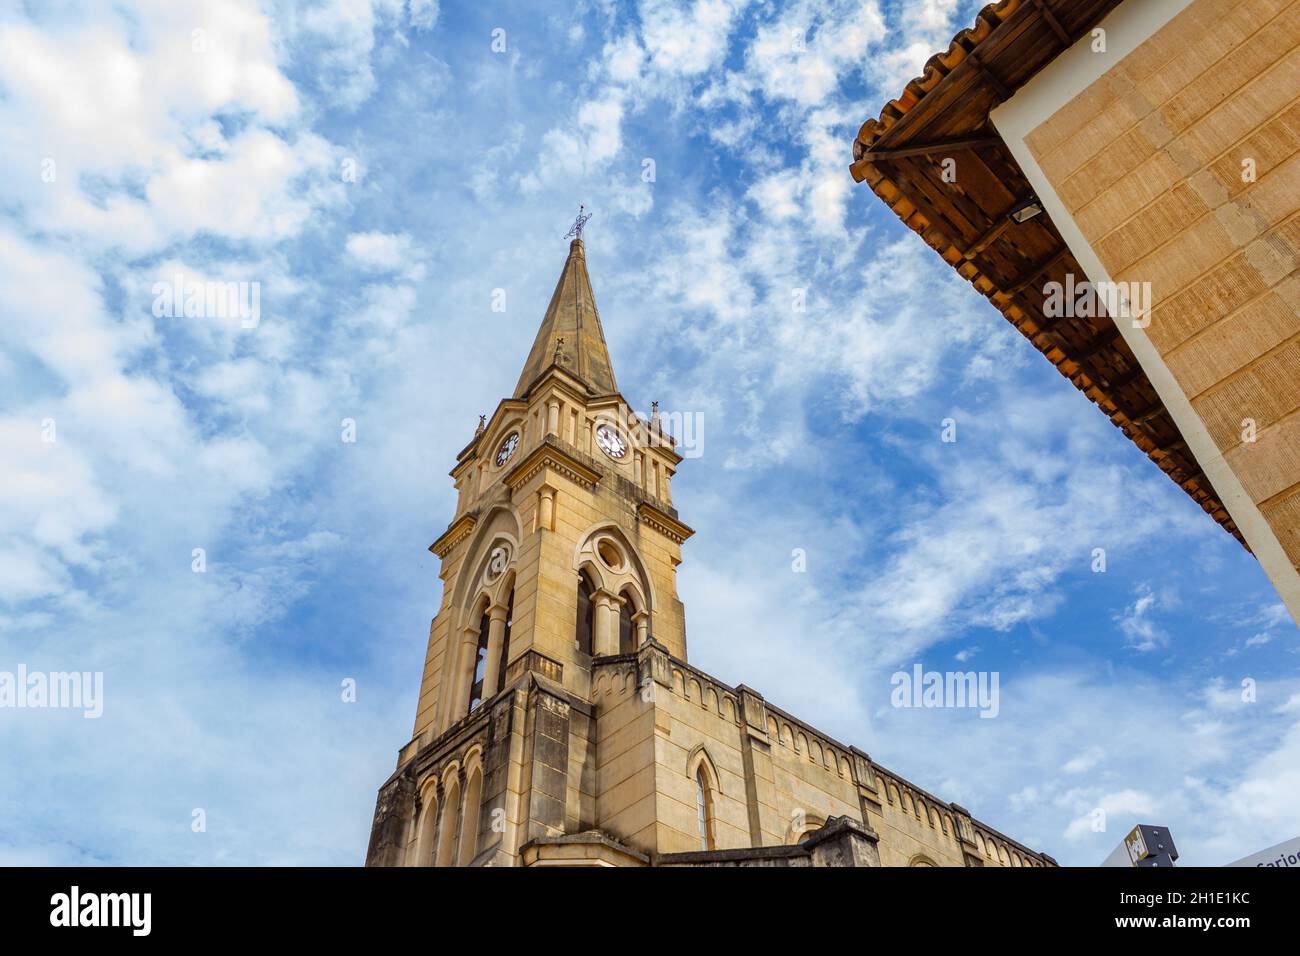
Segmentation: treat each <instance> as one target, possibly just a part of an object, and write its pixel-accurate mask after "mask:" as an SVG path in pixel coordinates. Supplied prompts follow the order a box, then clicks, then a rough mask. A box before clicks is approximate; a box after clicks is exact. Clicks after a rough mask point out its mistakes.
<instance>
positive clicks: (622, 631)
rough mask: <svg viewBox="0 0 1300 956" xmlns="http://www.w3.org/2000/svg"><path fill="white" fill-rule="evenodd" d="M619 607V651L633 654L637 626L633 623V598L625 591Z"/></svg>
mask: <svg viewBox="0 0 1300 956" xmlns="http://www.w3.org/2000/svg"><path fill="white" fill-rule="evenodd" d="M622 597H623V601H622V603H621V604H620V605H619V608H618V652H619V653H620V654H631V653H632V652H633V651H635V650H636V626H635V625H634V624H633V623H632V599H631V598H630V597H628V596H627V592H626V591H625V592H623V595H622Z"/></svg>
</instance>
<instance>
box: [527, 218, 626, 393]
mask: <svg viewBox="0 0 1300 956" xmlns="http://www.w3.org/2000/svg"><path fill="white" fill-rule="evenodd" d="M551 365H558V366H559V367H560V368H562V369H564V370H565V371H566V372H568V373H569V374H571V375H575V376H577V377H578V378H579V379H581V380H582V381H583V382H584V383H585V384H586V385H587V387H588V388H590V389H591V391H592V394H593V395H609V394H612V393H613V392H617V391H618V385H617V383H616V382H615V381H614V367H613V365H611V364H610V361H609V346H607V345H606V344H605V333H604V330H602V329H601V327H600V313H599V312H598V311H597V310H596V296H595V295H594V293H592V291H591V277H590V276H588V275H587V256H586V252H585V250H584V249H583V246H582V240H581V239H574V240H573V242H571V243H570V244H569V258H568V259H566V260H565V262H564V268H563V270H561V272H560V281H559V282H557V283H556V284H555V292H554V293H552V295H551V304H550V305H548V306H547V307H546V315H545V316H543V318H542V326H541V328H539V329H538V330H537V338H535V339H534V340H533V348H532V351H530V352H529V353H528V361H527V362H525V363H524V370H523V373H522V374H520V376H519V384H518V385H517V386H515V395H514V397H515V398H523V397H524V395H526V394H527V393H528V389H529V388H531V387H532V385H533V383H534V382H536V381H537V379H538V378H540V377H541V375H542V373H543V372H545V371H546V370H547V369H548V368H550V367H551Z"/></svg>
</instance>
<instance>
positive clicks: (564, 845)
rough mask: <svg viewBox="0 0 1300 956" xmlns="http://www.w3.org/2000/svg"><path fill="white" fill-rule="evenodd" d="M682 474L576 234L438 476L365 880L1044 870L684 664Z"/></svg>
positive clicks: (958, 813)
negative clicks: (623, 380)
mask: <svg viewBox="0 0 1300 956" xmlns="http://www.w3.org/2000/svg"><path fill="white" fill-rule="evenodd" d="M681 463H682V458H681V457H680V456H679V455H678V454H677V453H676V452H675V451H674V440H673V438H672V436H670V435H667V434H666V433H665V432H664V430H663V428H662V427H661V424H660V422H659V420H658V418H657V416H656V415H654V414H652V415H651V416H647V417H640V416H638V415H636V414H634V413H633V412H632V411H631V410H630V408H629V406H628V405H627V403H626V402H625V400H624V399H623V397H622V396H621V395H620V394H619V392H618V389H617V384H616V382H615V379H614V373H613V366H612V363H611V362H610V359H609V354H608V350H607V347H606V344H605V339H604V335H603V332H602V329H601V325H600V319H599V314H598V312H597V310H596V305H595V298H594V295H593V294H592V290H591V283H590V279H589V277H588V274H587V268H586V261H585V252H584V249H583V245H582V242H581V240H576V241H575V242H574V243H573V244H572V246H571V247H570V251H569V256H568V258H567V260H566V261H565V264H564V267H563V270H562V272H561V276H560V279H559V282H558V283H557V285H556V289H555V293H554V295H553V296H552V299H551V302H550V305H549V307H548V309H547V311H546V314H545V317H544V318H543V320H542V324H541V328H540V329H539V331H538V335H537V338H536V340H535V342H534V345H533V348H532V350H531V352H530V354H529V356H528V358H527V360H526V362H525V367H524V372H523V374H522V375H521V377H520V380H519V384H518V387H517V388H516V391H515V394H514V395H513V397H511V398H509V399H507V400H505V401H503V402H502V403H501V404H500V405H499V406H498V408H497V409H496V411H495V413H494V414H493V415H492V416H491V418H490V419H489V420H487V421H485V422H483V423H482V424H481V425H480V428H479V430H478V433H477V434H476V435H475V436H474V438H473V440H472V441H471V442H470V444H469V445H468V446H466V447H465V448H464V449H463V450H462V451H461V452H460V454H459V456H458V457H457V462H456V466H455V468H454V469H453V470H452V472H451V476H452V478H453V479H454V481H455V485H456V489H457V491H458V499H457V505H456V512H455V515H454V516H453V517H452V520H451V522H450V523H449V525H448V527H447V530H446V531H445V532H444V533H443V534H442V535H441V536H440V537H439V538H438V540H437V541H435V542H434V544H433V545H432V546H431V549H430V550H432V551H433V552H434V553H435V554H437V556H438V557H439V558H440V559H441V561H442V570H441V575H440V576H441V578H442V582H443V592H442V602H441V606H440V607H439V609H438V613H437V616H436V617H435V618H434V620H433V623H432V625H431V627H430V631H429V643H428V652H427V655H426V658H425V664H424V676H423V680H422V683H421V688H420V698H419V704H418V707H417V713H416V719H415V727H414V733H413V735H412V739H411V740H410V742H408V743H407V744H406V745H405V746H404V747H402V749H401V751H400V753H399V755H398V767H397V770H396V772H395V773H394V774H393V775H392V777H390V778H389V780H388V781H386V782H385V784H384V785H383V787H381V788H380V792H379V798H378V801H377V805H376V810H375V816H374V822H373V828H372V833H371V840H370V847H369V850H368V853H367V860H366V862H367V865H372V866H428V865H443V866H451V865H478V866H519V865H524V866H557V865H561V866H571V865H585V866H644V865H658V866H672V865H677V866H681V865H690V866H699V865H712V866H753V865H766V866H841V865H842V866H878V865H884V866H909V865H931V866H964V865H974V866H983V865H987V866H1044V865H1054V861H1052V859H1051V858H1050V857H1047V856H1045V855H1043V854H1041V853H1038V852H1036V851H1033V850H1031V849H1029V848H1028V847H1025V846H1023V845H1021V844H1019V843H1017V842H1016V841H1014V840H1012V839H1010V838H1008V837H1006V836H1004V835H1002V834H1000V833H997V832H996V831H994V830H992V829H991V828H989V827H987V826H984V825H983V824H980V823H979V822H978V821H976V820H974V819H972V818H971V816H970V814H969V813H968V812H967V811H966V810H964V809H963V808H961V807H959V806H956V805H954V804H949V803H946V802H944V801H942V800H940V799H938V798H936V797H934V796H932V795H930V794H928V793H926V792H924V791H922V790H920V789H919V788H917V787H915V786H914V785H912V784H910V783H908V782H907V781H905V780H903V779H902V778H900V777H898V776H897V775H895V774H892V773H890V772H889V771H887V770H885V769H884V768H882V767H880V766H878V765H876V764H875V763H874V762H873V761H872V760H871V758H870V757H869V756H868V755H867V754H866V753H864V752H862V751H860V750H858V749H856V748H853V747H849V746H845V745H843V744H840V743H838V742H836V741H834V740H831V739H830V738H828V737H826V736H825V735H824V734H821V733H819V732H818V731H816V730H814V729H813V728H812V727H810V726H808V725H807V724H804V723H803V722H801V721H799V720H798V719H796V718H795V717H793V716H791V715H789V714H786V713H785V712H783V711H781V710H780V709H778V708H777V707H775V706H773V705H772V704H769V703H768V702H767V701H766V700H764V698H763V696H762V695H761V694H759V693H758V692H756V691H754V690H752V689H750V688H747V687H745V686H743V685H740V686H735V687H733V686H729V685H727V684H724V683H722V682H720V681H718V680H716V679H715V678H713V677H710V676H709V675H707V674H704V673H703V672H701V671H699V670H697V669H695V668H693V667H691V666H690V664H688V663H687V649H686V622H685V610H684V608H683V605H682V602H681V601H680V599H679V598H678V596H677V587H676V571H677V566H678V564H679V563H680V562H681V546H682V543H683V542H684V541H685V540H686V539H687V538H688V537H689V536H690V535H691V533H692V532H691V529H690V528H689V527H688V526H686V525H685V524H683V523H682V521H681V520H680V519H679V517H678V515H677V511H676V509H675V508H674V506H673V503H672V490H671V489H672V481H673V478H674V475H675V473H676V470H677V468H678V466H679V465H680V464H681Z"/></svg>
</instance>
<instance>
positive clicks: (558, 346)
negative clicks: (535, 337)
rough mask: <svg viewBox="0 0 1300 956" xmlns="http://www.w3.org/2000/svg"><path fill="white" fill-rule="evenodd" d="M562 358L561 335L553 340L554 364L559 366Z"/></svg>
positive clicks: (562, 342)
mask: <svg viewBox="0 0 1300 956" xmlns="http://www.w3.org/2000/svg"><path fill="white" fill-rule="evenodd" d="M562 358H564V336H562V335H561V336H560V337H559V338H557V339H556V340H555V359H554V361H555V364H556V365H559V364H560V360H561V359H562Z"/></svg>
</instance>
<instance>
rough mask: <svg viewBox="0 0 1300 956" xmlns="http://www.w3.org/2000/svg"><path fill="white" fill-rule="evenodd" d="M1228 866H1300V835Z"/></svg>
mask: <svg viewBox="0 0 1300 956" xmlns="http://www.w3.org/2000/svg"><path fill="white" fill-rule="evenodd" d="M1228 866H1295V867H1300V837H1296V838H1295V839H1294V840H1287V841H1286V842H1284V843H1279V844H1278V845H1277V846H1271V847H1269V848H1268V849H1267V850H1260V851H1259V852H1258V853H1252V854H1251V855H1250V856H1247V857H1243V858H1242V859H1240V860H1238V861H1237V862H1236V863H1229V864H1228Z"/></svg>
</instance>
